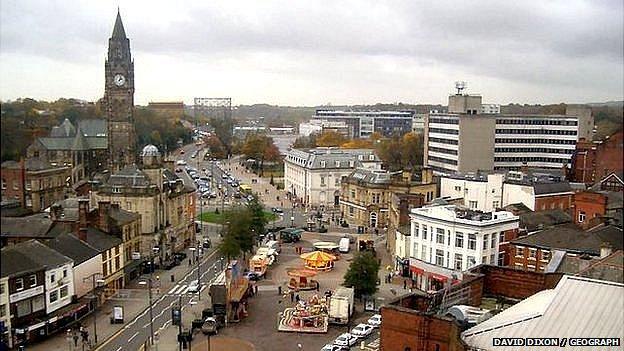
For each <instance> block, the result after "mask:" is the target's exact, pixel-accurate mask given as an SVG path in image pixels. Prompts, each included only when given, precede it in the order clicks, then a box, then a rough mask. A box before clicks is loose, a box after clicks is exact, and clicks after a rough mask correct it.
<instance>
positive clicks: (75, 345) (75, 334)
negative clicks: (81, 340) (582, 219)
mask: <svg viewBox="0 0 624 351" xmlns="http://www.w3.org/2000/svg"><path fill="white" fill-rule="evenodd" d="M73 339H74V347H78V333H76V331H75V330H74V336H73Z"/></svg>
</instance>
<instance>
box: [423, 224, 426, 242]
mask: <svg viewBox="0 0 624 351" xmlns="http://www.w3.org/2000/svg"><path fill="white" fill-rule="evenodd" d="M422 229H423V231H422V232H423V240H427V226H426V225H423V227H422Z"/></svg>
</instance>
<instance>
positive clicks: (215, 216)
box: [197, 211, 277, 223]
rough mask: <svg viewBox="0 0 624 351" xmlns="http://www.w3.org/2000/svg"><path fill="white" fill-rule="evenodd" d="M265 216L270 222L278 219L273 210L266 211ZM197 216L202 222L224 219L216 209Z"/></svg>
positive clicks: (219, 221)
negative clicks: (215, 211)
mask: <svg viewBox="0 0 624 351" xmlns="http://www.w3.org/2000/svg"><path fill="white" fill-rule="evenodd" d="M264 217H265V218H266V219H267V221H269V222H270V221H274V220H275V219H277V216H276V215H275V213H273V212H271V211H264ZM197 218H198V219H199V220H201V221H202V222H209V223H221V221H222V220H223V215H222V214H221V212H219V213H214V211H210V212H202V214H201V215H199V216H197Z"/></svg>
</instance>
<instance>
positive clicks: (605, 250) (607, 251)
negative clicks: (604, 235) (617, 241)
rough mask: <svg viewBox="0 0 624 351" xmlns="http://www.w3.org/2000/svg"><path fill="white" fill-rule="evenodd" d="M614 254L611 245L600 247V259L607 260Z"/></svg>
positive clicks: (604, 244)
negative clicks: (606, 258)
mask: <svg viewBox="0 0 624 351" xmlns="http://www.w3.org/2000/svg"><path fill="white" fill-rule="evenodd" d="M612 253H613V247H611V244H609V243H607V242H604V243H602V245H600V258H605V257H607V256H609V255H611V254H612Z"/></svg>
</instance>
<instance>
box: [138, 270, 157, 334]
mask: <svg viewBox="0 0 624 351" xmlns="http://www.w3.org/2000/svg"><path fill="white" fill-rule="evenodd" d="M139 285H147V289H148V291H149V292H148V296H149V319H150V337H149V344H150V345H154V316H153V314H152V277H151V273H150V277H149V278H147V281H145V280H142V281H140V282H139Z"/></svg>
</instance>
